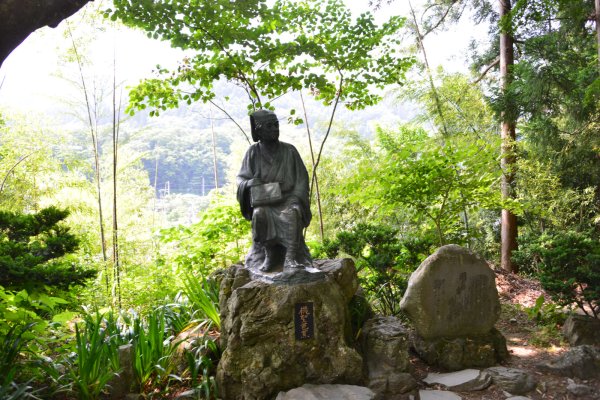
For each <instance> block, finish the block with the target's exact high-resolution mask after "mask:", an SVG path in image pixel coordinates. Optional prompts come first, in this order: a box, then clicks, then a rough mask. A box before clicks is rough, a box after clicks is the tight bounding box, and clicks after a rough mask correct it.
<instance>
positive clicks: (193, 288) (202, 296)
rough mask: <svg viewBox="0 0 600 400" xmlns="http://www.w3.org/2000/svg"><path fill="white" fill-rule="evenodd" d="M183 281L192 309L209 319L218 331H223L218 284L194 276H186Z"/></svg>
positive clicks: (211, 280)
mask: <svg viewBox="0 0 600 400" xmlns="http://www.w3.org/2000/svg"><path fill="white" fill-rule="evenodd" d="M182 280H183V287H184V293H185V295H186V296H187V298H188V300H189V302H190V305H191V307H192V308H193V309H195V310H196V311H197V312H199V313H200V317H204V318H207V319H208V320H210V321H211V322H212V324H213V325H214V326H215V327H216V328H217V329H221V315H220V313H219V285H218V283H217V282H215V281H214V280H213V279H210V278H208V279H207V278H205V277H201V278H198V277H196V276H194V275H192V274H186V275H184V276H183V278H182Z"/></svg>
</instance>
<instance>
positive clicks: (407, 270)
mask: <svg viewBox="0 0 600 400" xmlns="http://www.w3.org/2000/svg"><path fill="white" fill-rule="evenodd" d="M431 246H432V243H431V242H430V241H428V240H426V239H405V240H401V239H400V238H399V234H398V230H396V229H394V228H391V227H387V226H383V225H371V224H358V225H357V226H356V227H355V228H353V229H352V230H349V231H343V232H340V233H338V234H337V237H336V240H335V241H329V242H326V243H324V245H323V247H322V249H321V251H322V252H324V253H325V254H327V255H328V256H329V257H333V256H335V255H334V254H336V253H340V252H342V253H346V254H348V255H350V256H351V257H353V258H354V260H355V262H356V268H357V272H358V278H359V282H360V285H361V286H362V288H363V289H364V290H365V292H366V295H367V297H368V298H369V300H370V301H371V302H372V305H373V308H374V309H375V311H377V312H379V313H381V314H384V315H397V314H399V312H400V309H399V305H400V298H401V297H402V295H403V294H404V291H405V290H406V287H407V284H408V278H409V277H410V274H411V273H412V272H413V271H414V270H415V269H416V268H417V266H418V265H419V263H420V262H421V261H422V260H423V259H424V258H425V257H426V256H427V255H428V254H429V251H430V249H431Z"/></svg>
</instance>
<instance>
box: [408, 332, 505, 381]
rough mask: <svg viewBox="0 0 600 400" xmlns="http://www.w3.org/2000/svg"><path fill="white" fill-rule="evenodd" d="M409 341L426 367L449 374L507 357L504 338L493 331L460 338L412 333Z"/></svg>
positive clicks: (494, 363) (494, 362) (490, 364)
mask: <svg viewBox="0 0 600 400" xmlns="http://www.w3.org/2000/svg"><path fill="white" fill-rule="evenodd" d="M410 340H411V345H412V347H413V349H414V350H415V352H416V353H417V354H418V355H419V357H420V358H421V359H422V360H424V361H425V362H426V363H427V364H429V365H435V366H439V367H442V368H444V369H447V370H449V371H459V370H462V369H465V368H485V367H491V366H493V365H496V364H497V363H498V362H500V361H502V360H505V359H506V358H507V357H508V355H509V353H508V349H507V348H506V339H505V338H504V336H502V334H501V333H500V332H498V331H497V330H496V329H492V331H491V332H489V333H488V334H485V335H477V336H466V337H459V338H443V337H442V338H434V339H425V338H422V337H421V336H419V335H418V334H412V335H411V337H410Z"/></svg>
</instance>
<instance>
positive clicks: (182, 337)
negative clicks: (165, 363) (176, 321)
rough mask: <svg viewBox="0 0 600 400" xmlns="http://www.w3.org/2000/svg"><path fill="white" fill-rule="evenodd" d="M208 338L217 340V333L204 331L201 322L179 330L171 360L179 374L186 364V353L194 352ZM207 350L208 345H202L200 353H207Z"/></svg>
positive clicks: (174, 341)
mask: <svg viewBox="0 0 600 400" xmlns="http://www.w3.org/2000/svg"><path fill="white" fill-rule="evenodd" d="M208 340H211V341H213V342H218V340H219V334H218V333H214V332H206V327H205V326H203V325H202V324H198V325H196V326H191V327H189V328H188V329H185V330H184V331H182V332H180V333H179V334H178V335H177V336H176V337H175V339H174V340H173V343H176V344H177V348H176V349H175V352H174V354H173V360H172V362H173V364H175V365H176V366H177V372H178V373H179V374H181V373H183V371H184V370H185V369H186V368H187V366H188V361H187V358H186V353H187V352H195V351H196V350H197V349H198V348H199V347H201V346H204V344H205V343H206V341H208ZM208 351H209V350H208V347H207V346H204V349H202V351H201V354H203V355H204V354H207V353H208Z"/></svg>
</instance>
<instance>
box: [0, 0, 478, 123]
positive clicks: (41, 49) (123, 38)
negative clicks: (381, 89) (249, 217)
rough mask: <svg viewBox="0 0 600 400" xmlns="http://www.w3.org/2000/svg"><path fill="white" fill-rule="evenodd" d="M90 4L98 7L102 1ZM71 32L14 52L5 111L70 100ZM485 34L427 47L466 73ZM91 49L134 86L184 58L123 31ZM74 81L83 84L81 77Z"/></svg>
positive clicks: (43, 36)
mask: <svg viewBox="0 0 600 400" xmlns="http://www.w3.org/2000/svg"><path fill="white" fill-rule="evenodd" d="M420 2H421V0H413V5H414V6H415V7H418V5H419V3H420ZM90 4H91V5H92V6H97V4H98V2H95V3H90ZM347 4H348V6H349V7H350V8H351V9H352V10H353V12H357V13H358V12H361V11H367V10H368V1H367V0H354V1H352V0H347ZM408 10H409V8H408V0H396V1H395V2H393V3H392V4H391V5H384V6H383V7H382V9H380V10H378V11H376V12H375V13H374V14H375V16H376V18H377V19H378V20H379V21H381V20H383V19H384V18H387V17H388V16H389V15H394V14H399V15H405V16H408ZM80 20H81V16H80V15H75V16H73V17H71V19H70V21H71V22H70V23H71V24H72V26H75V25H76V24H77V23H78V22H79V21H80ZM477 31H479V33H478V32H477ZM65 32H66V23H65V22H63V23H61V24H60V25H59V27H58V28H55V29H50V28H43V29H40V30H38V31H36V32H34V33H33V34H32V35H31V36H30V37H29V38H28V39H26V40H25V42H23V44H21V46H19V47H18V48H17V49H16V50H15V51H13V53H12V54H11V55H10V56H9V57H8V58H7V60H6V61H5V62H4V64H3V65H2V68H0V82H1V83H2V87H1V88H0V107H3V108H5V109H6V108H8V109H11V110H14V111H17V112H23V113H25V112H29V111H32V109H33V110H38V111H40V112H44V110H51V109H52V108H54V107H53V105H54V104H55V103H56V102H57V101H59V100H58V99H59V98H64V97H65V96H64V95H65V93H64V92H65V91H68V90H70V89H69V87H71V88H72V86H69V85H68V84H66V82H65V79H64V78H59V77H57V75H58V74H60V73H63V74H64V75H67V76H68V75H69V74H74V73H78V72H77V71H76V70H73V69H71V70H66V71H65V69H64V67H63V66H62V65H61V61H60V58H59V54H61V53H62V54H64V52H65V51H66V49H68V48H69V43H70V39H69V38H68V36H67V35H66V34H65ZM482 33H483V32H482V29H481V28H478V29H477V30H474V29H473V27H472V26H458V27H453V28H452V30H451V31H447V32H443V33H441V34H437V35H435V36H433V35H432V36H430V37H428V38H427V39H426V43H425V44H426V47H427V50H428V56H429V59H430V62H431V64H432V65H433V66H436V65H440V64H442V65H444V68H445V69H447V70H460V69H464V54H465V52H466V48H467V46H468V44H469V41H470V40H471V37H472V35H475V34H480V35H481V34H482ZM90 46H91V48H92V49H93V51H92V53H91V54H92V57H93V58H94V62H93V64H94V67H95V68H97V69H98V70H99V73H98V72H96V75H99V76H102V74H103V73H104V74H105V75H106V77H107V79H108V77H110V76H111V74H112V60H113V52H116V54H117V57H116V59H117V60H118V65H117V71H118V76H119V81H124V82H126V83H127V84H130V85H132V84H134V83H136V82H137V81H138V80H139V79H141V78H143V77H148V76H150V72H151V70H152V68H153V67H154V66H155V65H156V64H158V63H160V64H161V65H163V66H169V65H175V64H176V62H177V60H179V59H180V58H181V54H182V53H181V52H180V51H179V50H175V49H171V48H170V47H169V45H168V44H167V43H164V42H159V41H156V40H150V39H148V38H146V36H145V34H144V33H142V32H141V31H133V30H127V29H121V30H120V31H119V33H118V36H117V35H115V34H112V33H102V34H99V35H98V36H97V40H95V41H94V43H91V45H90ZM71 68H72V67H71ZM71 76H72V75H71ZM74 79H77V76H76V75H75V76H74Z"/></svg>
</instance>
